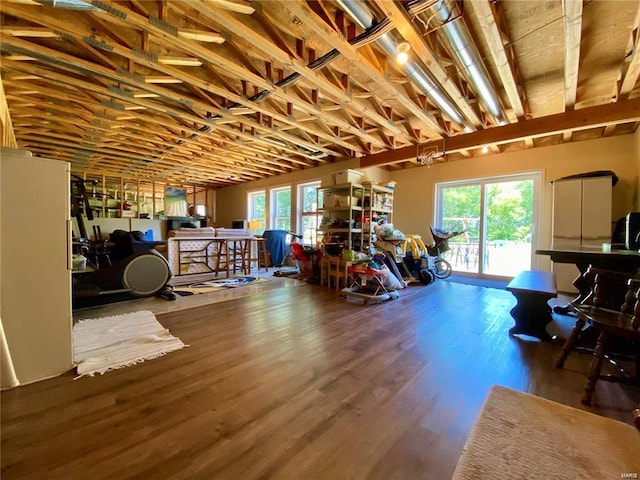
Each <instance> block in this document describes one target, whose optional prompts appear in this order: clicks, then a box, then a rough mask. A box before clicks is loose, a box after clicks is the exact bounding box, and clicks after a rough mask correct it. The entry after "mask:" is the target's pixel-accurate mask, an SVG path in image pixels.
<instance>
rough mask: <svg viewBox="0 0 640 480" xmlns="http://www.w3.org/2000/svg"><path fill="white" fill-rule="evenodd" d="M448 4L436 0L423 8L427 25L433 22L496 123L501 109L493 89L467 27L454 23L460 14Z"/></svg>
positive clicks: (454, 7)
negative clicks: (427, 18) (426, 17)
mask: <svg viewBox="0 0 640 480" xmlns="http://www.w3.org/2000/svg"><path fill="white" fill-rule="evenodd" d="M449 3H451V7H448V6H447V5H446V2H445V0H440V1H438V2H436V3H434V4H433V5H431V6H430V7H429V8H427V9H426V11H425V15H428V16H429V20H430V22H433V23H434V25H433V27H434V28H438V32H439V33H442V34H443V35H444V36H445V37H446V39H447V40H448V42H449V44H450V45H451V48H452V49H453V53H454V54H455V56H456V57H457V59H458V61H459V62H460V63H461V64H462V66H463V67H464V69H465V70H466V71H467V74H468V75H469V80H470V81H471V83H472V84H473V86H474V87H475V89H476V92H478V95H479V96H480V98H481V99H482V102H483V103H484V104H485V106H486V107H487V108H488V110H489V112H491V114H493V116H495V117H496V118H497V119H498V121H500V120H501V119H502V107H501V105H500V100H499V99H498V94H497V93H496V89H495V88H494V86H493V84H492V82H491V79H490V78H489V75H488V74H487V72H486V70H485V68H484V64H483V63H482V59H481V57H480V53H479V52H478V49H477V48H476V46H475V44H474V42H473V40H471V34H470V33H469V30H468V29H467V26H466V25H465V24H464V23H463V22H462V21H455V19H457V18H458V17H460V15H461V13H460V10H459V9H458V6H457V5H456V4H455V3H453V2H449Z"/></svg>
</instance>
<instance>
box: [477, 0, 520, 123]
mask: <svg viewBox="0 0 640 480" xmlns="http://www.w3.org/2000/svg"><path fill="white" fill-rule="evenodd" d="M492 5H493V2H491V3H489V0H475V1H472V2H466V3H465V7H468V8H470V9H471V10H472V11H474V12H475V14H476V17H477V18H478V23H479V25H480V31H481V32H482V33H483V35H484V38H485V40H486V42H487V45H489V51H490V54H491V58H492V59H493V63H494V64H495V66H496V69H497V70H498V75H500V81H501V83H502V86H503V87H504V90H505V92H506V94H507V98H508V99H509V103H510V104H511V108H512V109H513V112H514V113H515V116H516V117H517V118H518V119H523V118H524V107H523V105H522V100H521V98H520V93H519V91H518V85H517V84H516V81H515V77H514V72H513V70H512V64H511V62H510V61H509V58H508V57H507V52H506V50H505V48H504V43H503V36H502V34H501V32H500V30H499V28H498V24H497V22H496V18H495V16H494V10H493V7H492Z"/></svg>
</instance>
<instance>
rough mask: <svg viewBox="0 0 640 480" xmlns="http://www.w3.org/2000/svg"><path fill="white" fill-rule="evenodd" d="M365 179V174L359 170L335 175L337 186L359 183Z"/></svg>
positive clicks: (344, 171) (341, 171) (340, 172)
mask: <svg viewBox="0 0 640 480" xmlns="http://www.w3.org/2000/svg"><path fill="white" fill-rule="evenodd" d="M362 177H364V173H362V172H358V171H357V170H340V171H339V172H335V173H334V174H333V180H334V182H335V184H336V185H340V184H342V183H358V182H359V181H361V179H362Z"/></svg>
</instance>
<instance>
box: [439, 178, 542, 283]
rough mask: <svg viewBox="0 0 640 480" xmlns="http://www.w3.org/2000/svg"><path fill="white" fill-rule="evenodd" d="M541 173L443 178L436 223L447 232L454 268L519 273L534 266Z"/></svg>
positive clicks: (463, 270) (473, 271) (448, 257)
mask: <svg viewBox="0 0 640 480" xmlns="http://www.w3.org/2000/svg"><path fill="white" fill-rule="evenodd" d="M539 178H540V176H539V175H538V174H527V175H517V176H515V175H514V176H507V177H499V178H487V179H481V180H473V181H465V182H455V183H454V182H452V183H442V184H438V185H437V186H436V195H437V197H436V222H437V223H438V225H437V226H438V227H440V228H442V229H443V230H446V231H448V232H452V231H462V230H464V232H465V233H464V234H463V235H460V236H458V237H454V238H452V239H450V240H449V246H450V250H449V251H447V252H446V254H445V258H446V259H447V260H449V262H450V263H451V264H452V266H453V269H454V270H455V271H462V272H471V273H477V274H480V275H483V274H486V275H497V276H507V277H510V276H515V275H517V274H518V272H520V271H521V270H529V269H531V262H532V258H533V253H532V252H533V249H532V242H533V232H534V219H535V218H536V206H537V204H538V200H537V197H538V194H537V192H538V188H539V187H538V185H539Z"/></svg>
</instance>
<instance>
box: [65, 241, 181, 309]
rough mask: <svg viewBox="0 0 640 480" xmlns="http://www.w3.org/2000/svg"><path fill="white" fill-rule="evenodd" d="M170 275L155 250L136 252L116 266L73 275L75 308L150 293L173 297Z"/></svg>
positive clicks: (148, 294) (167, 297) (169, 270)
mask: <svg viewBox="0 0 640 480" xmlns="http://www.w3.org/2000/svg"><path fill="white" fill-rule="evenodd" d="M170 278H171V269H170V268H169V263H168V262H167V260H166V259H165V258H164V257H163V256H162V255H161V254H160V253H158V252H157V251H156V250H148V251H146V252H141V253H136V254H134V255H131V256H129V257H127V258H125V259H124V260H121V261H120V262H118V263H116V264H115V265H111V266H109V267H104V268H101V269H99V270H96V271H94V272H89V273H82V274H79V275H74V278H73V300H74V308H81V307H85V306H94V305H102V304H104V303H111V302H114V301H122V300H129V299H134V298H140V297H150V296H153V295H156V296H159V297H162V298H166V299H167V300H175V298H176V297H175V294H174V293H173V291H172V289H171V287H168V286H167V282H168V281H169V279H170Z"/></svg>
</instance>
